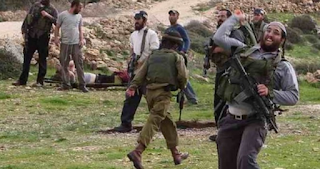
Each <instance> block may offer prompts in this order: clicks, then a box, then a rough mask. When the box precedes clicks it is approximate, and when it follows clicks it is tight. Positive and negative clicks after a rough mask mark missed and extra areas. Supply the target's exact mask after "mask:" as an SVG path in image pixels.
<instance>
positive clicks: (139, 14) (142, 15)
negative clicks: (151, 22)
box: [134, 11, 148, 19]
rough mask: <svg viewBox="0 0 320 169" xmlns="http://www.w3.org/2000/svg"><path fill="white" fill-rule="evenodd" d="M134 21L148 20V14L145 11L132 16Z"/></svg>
mask: <svg viewBox="0 0 320 169" xmlns="http://www.w3.org/2000/svg"><path fill="white" fill-rule="evenodd" d="M134 18H135V19H140V18H146V19H148V14H147V12H146V11H139V12H137V13H136V14H135V15H134Z"/></svg>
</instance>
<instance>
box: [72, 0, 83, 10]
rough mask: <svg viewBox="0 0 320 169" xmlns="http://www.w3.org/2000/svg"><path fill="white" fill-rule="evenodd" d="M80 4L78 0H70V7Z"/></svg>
mask: <svg viewBox="0 0 320 169" xmlns="http://www.w3.org/2000/svg"><path fill="white" fill-rule="evenodd" d="M80 4H81V2H80V0H73V1H72V2H71V8H72V7H74V6H79V5H80Z"/></svg>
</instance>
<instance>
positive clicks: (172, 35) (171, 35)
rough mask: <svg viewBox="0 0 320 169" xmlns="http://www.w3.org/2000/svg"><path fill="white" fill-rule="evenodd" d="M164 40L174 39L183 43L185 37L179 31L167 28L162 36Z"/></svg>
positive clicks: (180, 43)
mask: <svg viewBox="0 0 320 169" xmlns="http://www.w3.org/2000/svg"><path fill="white" fill-rule="evenodd" d="M162 40H169V41H173V42H175V43H177V44H179V45H182V44H183V39H182V38H181V35H180V33H179V32H178V31H176V30H173V29H167V30H166V31H165V32H164V35H163V36H162Z"/></svg>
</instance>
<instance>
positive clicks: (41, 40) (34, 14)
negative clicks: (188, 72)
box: [12, 0, 58, 87]
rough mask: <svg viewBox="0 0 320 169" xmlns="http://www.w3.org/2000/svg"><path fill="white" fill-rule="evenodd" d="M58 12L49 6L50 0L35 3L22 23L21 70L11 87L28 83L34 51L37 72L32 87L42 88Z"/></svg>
mask: <svg viewBox="0 0 320 169" xmlns="http://www.w3.org/2000/svg"><path fill="white" fill-rule="evenodd" d="M57 17H58V11H57V10H56V9H55V8H54V6H53V5H51V4H50V0H41V1H40V2H36V3H35V4H34V5H33V6H32V7H31V8H30V10H29V12H28V14H27V16H26V18H25V19H24V21H23V24H22V27H21V32H22V35H23V36H24V42H25V43H24V48H23V55H24V58H23V68H22V73H21V75H20V77H19V80H18V81H16V82H14V83H12V85H15V86H20V85H26V84H27V81H28V76H29V71H30V62H31V59H32V57H33V54H34V52H35V51H38V53H39V60H38V64H39V72H38V77H37V82H36V83H35V84H33V85H32V86H34V87H41V86H43V81H44V77H45V75H46V73H47V57H48V54H49V40H50V31H51V28H52V24H56V21H57Z"/></svg>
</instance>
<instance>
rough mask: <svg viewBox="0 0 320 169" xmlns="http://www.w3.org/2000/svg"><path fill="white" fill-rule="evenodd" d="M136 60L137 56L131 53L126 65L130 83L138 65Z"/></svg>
mask: <svg viewBox="0 0 320 169" xmlns="http://www.w3.org/2000/svg"><path fill="white" fill-rule="evenodd" d="M138 60H139V56H138V55H136V54H135V53H133V54H132V55H131V58H130V61H129V63H128V74H129V77H130V81H131V80H132V79H133V77H134V70H135V68H136V66H137V64H138Z"/></svg>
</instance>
